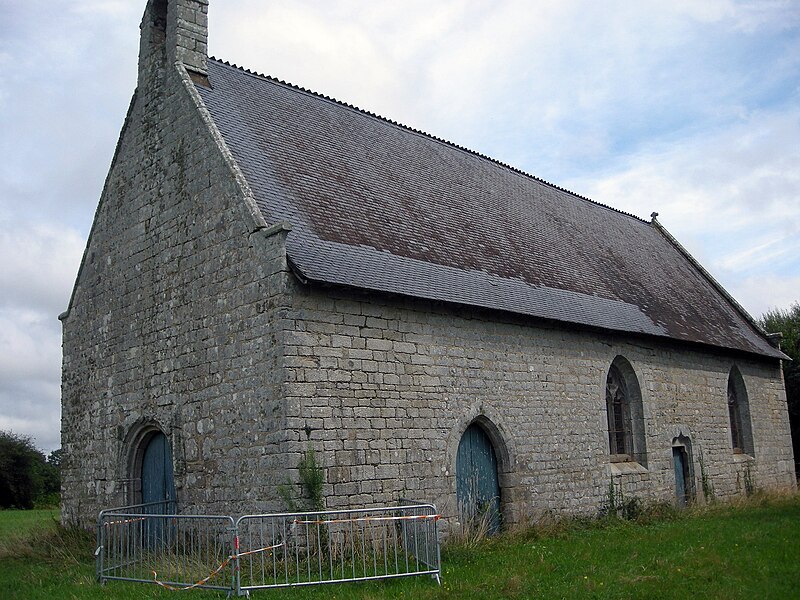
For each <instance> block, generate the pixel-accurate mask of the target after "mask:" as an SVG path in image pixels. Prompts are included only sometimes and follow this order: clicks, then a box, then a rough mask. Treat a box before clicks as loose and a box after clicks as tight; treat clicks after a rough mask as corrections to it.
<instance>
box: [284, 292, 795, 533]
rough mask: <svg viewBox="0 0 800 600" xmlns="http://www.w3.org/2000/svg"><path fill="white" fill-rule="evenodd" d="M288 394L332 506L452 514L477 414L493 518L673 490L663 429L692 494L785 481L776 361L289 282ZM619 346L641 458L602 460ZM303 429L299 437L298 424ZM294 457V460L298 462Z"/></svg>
mask: <svg viewBox="0 0 800 600" xmlns="http://www.w3.org/2000/svg"><path fill="white" fill-rule="evenodd" d="M293 288H294V294H293V309H292V312H291V313H290V315H289V316H290V318H291V322H290V325H291V329H292V332H291V333H289V334H288V336H287V339H286V345H285V350H286V354H287V357H286V367H287V371H286V374H287V382H286V385H285V395H286V400H287V410H288V414H289V420H288V424H289V427H290V429H292V430H293V432H292V434H293V439H294V441H295V444H296V446H295V448H296V450H297V451H298V452H299V451H302V449H303V448H304V447H305V445H306V444H307V443H308V442H307V440H310V441H311V442H312V444H313V446H314V447H315V449H317V450H318V451H321V458H322V461H323V463H324V466H325V469H326V476H327V486H326V493H327V495H328V499H329V504H330V505H331V506H335V507H345V506H360V505H364V504H371V503H378V504H381V503H394V502H397V501H398V500H400V499H401V498H410V499H417V500H425V501H435V502H436V503H437V505H438V506H439V507H440V509H442V510H443V511H444V512H445V514H447V515H449V516H453V515H454V513H455V512H456V511H455V504H456V503H455V476H454V471H455V456H456V450H457V447H458V443H459V440H460V438H461V435H462V433H463V432H464V430H465V429H466V427H467V426H468V425H469V424H470V423H471V422H473V421H474V420H476V419H477V420H478V421H479V422H480V423H481V424H482V425H483V426H484V427H485V429H486V430H487V432H488V433H489V435H490V437H492V438H493V441H494V442H495V450H496V451H497V454H498V459H499V462H500V467H499V470H500V471H501V473H500V484H501V490H502V504H503V512H504V517H505V518H506V520H507V521H510V522H515V521H520V520H522V519H527V518H535V517H536V515H538V514H541V513H543V512H545V511H554V512H557V513H558V512H573V513H575V512H577V513H585V514H595V513H596V512H597V511H598V510H599V509H600V507H601V506H602V505H603V503H604V502H606V501H607V500H608V494H609V485H610V482H611V480H612V477H613V479H614V482H615V485H616V486H617V490H619V489H620V486H621V489H622V491H623V494H624V495H625V496H626V497H628V498H630V497H632V496H636V497H638V498H639V499H641V500H643V501H649V500H668V501H672V500H674V498H675V475H674V470H673V463H672V446H673V440H674V439H675V438H678V437H679V436H684V438H689V440H690V442H691V451H692V459H693V460H692V467H693V468H692V476H693V480H694V483H695V488H696V495H697V496H698V497H699V499H700V500H702V499H703V492H702V490H703V485H702V484H703V481H702V479H703V478H705V483H706V489H707V490H710V489H711V488H713V493H714V495H715V496H716V497H720V498H722V497H727V496H731V495H734V494H738V493H742V492H743V489H744V480H745V473H746V472H749V473H748V475H747V477H750V480H751V481H752V482H753V484H754V485H756V486H758V487H766V488H772V487H784V486H789V487H792V486H794V476H793V463H792V451H791V443H790V437H789V427H788V417H787V412H786V402H785V395H784V392H783V384H782V378H781V373H780V366H779V363H778V362H777V361H759V360H753V359H752V358H746V357H743V356H732V355H727V354H725V353H723V352H721V351H708V352H705V351H703V350H699V349H697V348H691V347H689V346H687V345H676V344H674V343H672V342H668V341H664V342H661V341H658V340H653V339H632V338H626V337H619V336H614V335H610V334H606V333H592V332H586V331H578V330H569V329H566V328H561V327H548V326H546V325H542V324H536V323H535V322H531V321H530V320H525V319H522V318H517V317H514V316H511V315H502V314H498V313H490V312H488V311H482V310H477V309H469V308H458V307H448V306H443V305H439V304H433V303H430V302H425V301H414V300H402V299H387V298H384V299H381V298H380V297H370V296H369V295H366V294H358V293H355V292H353V293H349V294H348V293H344V292H341V291H340V292H338V293H336V292H333V293H332V292H331V290H330V289H318V288H313V287H306V286H301V285H299V284H295V285H294V286H293ZM617 356H623V357H625V358H626V359H627V360H628V361H629V362H630V364H631V365H632V366H633V369H634V371H635V373H636V376H637V379H638V382H639V385H640V387H641V392H642V399H643V404H644V421H645V435H646V445H647V468H646V469H645V468H643V467H641V466H638V467H637V466H636V465H630V464H622V465H616V464H615V465H612V464H611V463H610V462H609V446H608V433H607V431H608V425H607V420H606V409H605V380H606V376H607V373H608V368H609V366H610V364H611V362H612V361H613V360H614V358H615V357H617ZM733 365H736V366H737V367H738V368H739V369H740V371H741V373H742V374H743V376H744V380H745V384H746V387H747V392H748V396H749V402H750V407H751V412H752V421H753V435H754V441H755V457H754V458H750V457H748V456H745V455H736V454H734V453H733V450H732V445H731V436H730V424H729V417H728V408H727V381H728V375H729V373H730V371H731V368H732V367H733ZM309 432H310V433H309ZM296 461H297V456H293V458H292V462H293V463H294V464H296Z"/></svg>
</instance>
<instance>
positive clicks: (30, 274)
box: [0, 222, 86, 319]
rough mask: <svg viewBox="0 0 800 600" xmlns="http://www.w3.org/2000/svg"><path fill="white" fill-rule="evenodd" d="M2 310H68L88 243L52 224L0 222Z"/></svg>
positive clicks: (54, 313)
mask: <svg viewBox="0 0 800 600" xmlns="http://www.w3.org/2000/svg"><path fill="white" fill-rule="evenodd" d="M0 227H2V228H0V256H2V257H3V260H2V262H0V290H2V292H0V309H2V308H6V307H9V306H16V307H25V308H26V309H27V310H37V311H40V312H41V313H44V314H47V315H48V316H49V318H51V319H54V318H55V317H56V316H57V315H58V314H59V313H60V312H61V311H64V310H66V308H67V302H68V300H69V295H70V293H71V291H72V285H73V283H74V282H75V276H76V275H77V265H78V264H79V262H80V259H81V256H82V255H83V249H84V247H85V245H86V239H85V238H84V236H83V235H82V234H80V233H79V232H78V231H76V230H74V229H69V228H67V227H56V226H55V225H54V224H52V223H36V224H30V223H28V222H22V223H13V224H12V223H9V222H0Z"/></svg>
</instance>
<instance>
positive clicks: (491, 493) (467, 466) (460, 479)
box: [456, 424, 500, 533]
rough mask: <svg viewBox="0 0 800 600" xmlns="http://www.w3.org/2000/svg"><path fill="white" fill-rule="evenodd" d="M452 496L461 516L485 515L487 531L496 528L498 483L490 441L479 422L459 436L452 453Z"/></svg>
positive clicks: (498, 501) (469, 517) (477, 516)
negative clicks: (453, 489) (454, 451)
mask: <svg viewBox="0 0 800 600" xmlns="http://www.w3.org/2000/svg"><path fill="white" fill-rule="evenodd" d="M456 497H457V500H458V506H459V511H460V513H461V517H462V519H472V520H474V519H477V518H485V519H487V520H488V527H489V533H495V532H496V531H497V530H498V529H500V483H499V481H498V478H497V456H496V454H495V451H494V447H493V446H492V441H491V440H490V439H489V436H488V435H486V432H485V431H484V430H483V429H482V428H481V427H480V426H479V425H475V424H473V425H470V426H469V427H467V430H466V431H465V432H464V435H463V436H461V441H460V442H459V444H458V453H457V455H456Z"/></svg>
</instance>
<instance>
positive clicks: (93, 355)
mask: <svg viewBox="0 0 800 600" xmlns="http://www.w3.org/2000/svg"><path fill="white" fill-rule="evenodd" d="M149 68H150V71H149V74H148V76H147V77H146V78H144V82H143V83H142V84H140V88H139V89H138V90H137V93H136V96H135V100H134V103H133V106H132V108H131V111H130V113H129V116H128V119H127V122H126V125H125V127H124V129H123V134H122V137H121V140H120V142H119V146H118V151H117V156H116V158H115V161H114V164H113V166H112V169H111V172H110V173H109V176H108V179H107V181H106V186H105V189H104V191H103V195H102V198H101V201H100V205H99V207H98V210H97V214H96V216H95V222H94V225H93V228H92V232H91V236H90V241H89V243H88V247H87V251H86V254H85V258H84V263H83V265H82V267H81V271H80V274H79V278H78V281H77V283H76V287H75V291H74V294H73V299H72V302H71V305H70V309H69V311H68V313H67V315H66V317H65V318H64V323H63V330H64V333H63V384H62V444H63V448H64V451H65V459H64V463H63V485H62V491H63V494H62V515H63V518H64V522H68V523H77V524H80V525H83V526H91V525H93V524H94V521H95V519H96V516H97V513H98V512H99V511H100V510H101V509H103V508H109V507H112V506H119V505H123V504H128V503H131V502H136V501H137V500H138V498H137V497H136V494H135V492H134V491H133V490H134V489H135V487H136V482H133V481H130V479H131V478H132V477H134V476H135V475H136V474H135V473H133V472H132V467H131V456H132V454H133V453H134V451H135V448H132V447H131V444H132V443H133V440H134V439H135V438H136V432H137V431H138V430H139V428H141V427H143V426H147V425H155V426H157V427H158V428H160V429H162V430H163V431H164V433H165V434H166V435H167V438H168V440H169V442H170V447H171V449H172V454H173V468H174V472H175V483H176V488H177V496H178V502H179V505H180V506H181V510H182V511H191V510H192V509H193V508H195V507H201V508H200V510H202V511H205V512H231V511H235V510H237V509H238V508H237V506H236V505H232V502H234V501H238V502H240V503H243V504H246V505H247V506H248V507H249V508H252V507H253V506H254V505H255V504H256V503H260V504H258V505H259V506H262V507H263V508H264V509H274V508H275V506H274V504H271V502H272V500H274V498H275V483H276V482H277V481H278V477H279V476H280V477H281V478H282V477H283V473H284V467H285V464H284V461H283V457H282V454H281V452H280V451H279V447H280V446H281V444H282V442H283V437H284V431H285V428H284V421H285V414H284V411H283V409H282V404H281V400H280V391H281V388H280V381H281V379H282V374H281V373H282V370H281V355H282V351H281V345H282V338H283V335H282V333H281V332H282V328H283V324H282V323H283V321H282V316H281V315H282V306H283V305H284V304H285V300H284V288H285V281H286V276H287V273H286V259H285V247H284V240H285V234H286V232H285V231H283V230H282V229H280V228H279V229H278V230H277V232H276V233H274V234H272V235H265V234H264V230H263V229H260V230H259V229H258V224H257V223H254V220H253V218H252V214H251V212H250V210H249V209H248V206H247V204H246V201H245V198H244V192H243V189H242V186H241V184H240V182H238V181H237V179H236V177H235V176H234V173H233V172H232V171H231V167H230V163H229V162H227V161H226V160H225V159H224V156H223V154H222V153H221V151H220V148H219V147H218V144H217V142H216V141H215V139H214V137H213V135H212V132H211V131H210V130H209V126H208V123H207V122H205V121H204V120H203V119H202V118H201V114H200V113H199V112H198V110H197V106H196V104H195V98H194V97H193V95H192V92H193V90H192V89H191V87H190V86H191V83H190V82H189V79H188V76H187V75H186V72H185V71H183V68H182V67H180V66H172V65H170V66H167V67H163V66H162V65H161V64H160V63H159V62H158V61H155V60H154V61H153V62H152V64H151V65H150V67H149ZM256 471H258V472H259V473H260V474H261V476H260V477H259V479H258V482H257V483H256V484H252V485H249V486H248V488H247V490H245V491H244V492H243V491H242V489H241V487H240V482H242V481H248V482H251V480H252V473H254V472H256Z"/></svg>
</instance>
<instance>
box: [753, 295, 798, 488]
mask: <svg viewBox="0 0 800 600" xmlns="http://www.w3.org/2000/svg"><path fill="white" fill-rule="evenodd" d="M759 325H761V327H762V328H763V329H764V330H765V331H767V332H768V333H778V332H780V333H782V334H783V338H782V339H781V350H783V352H784V353H785V354H786V355H788V356H789V358H791V359H792V362H788V361H784V363H783V381H784V385H785V386H786V404H787V407H788V409H789V425H790V426H791V429H792V447H793V448H794V467H795V473H796V474H797V475H800V302H795V303H793V304H792V305H791V307H789V309H788V310H781V309H779V308H776V309H773V310H770V311H767V312H766V313H765V314H764V315H763V316H762V317H761V318H760V319H759Z"/></svg>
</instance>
